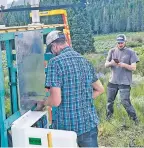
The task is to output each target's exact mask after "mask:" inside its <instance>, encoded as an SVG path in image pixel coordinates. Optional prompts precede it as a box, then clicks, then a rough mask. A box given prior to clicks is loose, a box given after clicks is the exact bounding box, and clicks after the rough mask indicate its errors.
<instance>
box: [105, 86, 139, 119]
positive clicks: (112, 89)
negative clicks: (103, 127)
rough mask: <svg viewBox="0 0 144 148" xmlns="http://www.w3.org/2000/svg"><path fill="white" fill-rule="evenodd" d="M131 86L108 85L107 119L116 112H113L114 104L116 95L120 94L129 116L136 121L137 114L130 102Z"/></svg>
mask: <svg viewBox="0 0 144 148" xmlns="http://www.w3.org/2000/svg"><path fill="white" fill-rule="evenodd" d="M130 89H131V88H130V85H117V84H112V83H109V84H108V88H107V97H108V99H107V117H108V116H111V115H112V114H113V112H114V110H113V104H114V100H115V98H116V95H117V93H118V90H119V93H120V98H121V104H122V105H123V106H124V108H125V110H126V111H127V113H128V115H129V116H130V117H131V118H132V119H133V120H136V119H137V116H136V112H135V109H134V107H133V106H132V104H131V101H130Z"/></svg>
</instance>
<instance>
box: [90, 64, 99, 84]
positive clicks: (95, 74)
mask: <svg viewBox="0 0 144 148" xmlns="http://www.w3.org/2000/svg"><path fill="white" fill-rule="evenodd" d="M90 66H91V73H92V83H94V82H96V81H97V80H98V77H97V73H96V69H95V68H94V66H93V65H92V64H90Z"/></svg>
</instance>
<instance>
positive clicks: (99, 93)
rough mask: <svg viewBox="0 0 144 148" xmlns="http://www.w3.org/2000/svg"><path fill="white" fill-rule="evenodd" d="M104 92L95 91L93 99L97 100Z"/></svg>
mask: <svg viewBox="0 0 144 148" xmlns="http://www.w3.org/2000/svg"><path fill="white" fill-rule="evenodd" d="M102 93H103V92H99V91H97V90H93V99H95V98H97V97H98V96H99V95H101V94H102Z"/></svg>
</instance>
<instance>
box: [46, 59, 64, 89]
mask: <svg viewBox="0 0 144 148" xmlns="http://www.w3.org/2000/svg"><path fill="white" fill-rule="evenodd" d="M61 85H62V77H61V70H60V68H59V66H58V64H57V63H56V62H55V61H53V60H50V62H49V63H48V67H47V74H46V81H45V87H46V88H49V87H61Z"/></svg>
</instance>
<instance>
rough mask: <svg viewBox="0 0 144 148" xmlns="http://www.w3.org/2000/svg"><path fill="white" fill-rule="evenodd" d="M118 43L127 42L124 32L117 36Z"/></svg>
mask: <svg viewBox="0 0 144 148" xmlns="http://www.w3.org/2000/svg"><path fill="white" fill-rule="evenodd" d="M116 40H117V42H118V43H123V42H126V36H125V35H124V34H119V35H118V36H117V38H116Z"/></svg>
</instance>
